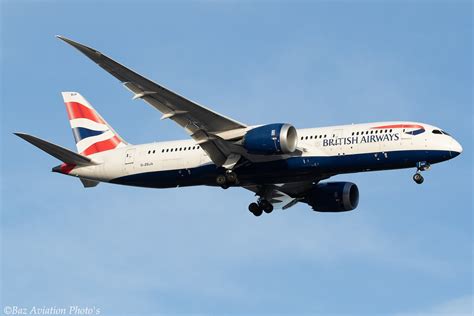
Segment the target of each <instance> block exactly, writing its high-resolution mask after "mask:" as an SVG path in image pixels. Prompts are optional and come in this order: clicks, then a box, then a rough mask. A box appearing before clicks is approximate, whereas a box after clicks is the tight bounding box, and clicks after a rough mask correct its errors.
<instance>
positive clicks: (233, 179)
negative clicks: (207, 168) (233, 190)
mask: <svg viewBox="0 0 474 316" xmlns="http://www.w3.org/2000/svg"><path fill="white" fill-rule="evenodd" d="M225 177H226V179H227V182H229V183H235V182H237V174H235V172H233V171H231V172H228V173H226V175H225Z"/></svg>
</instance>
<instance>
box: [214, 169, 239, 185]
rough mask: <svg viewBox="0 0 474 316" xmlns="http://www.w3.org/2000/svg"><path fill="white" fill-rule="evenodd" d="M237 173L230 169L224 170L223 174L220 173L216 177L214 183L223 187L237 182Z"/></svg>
mask: <svg viewBox="0 0 474 316" xmlns="http://www.w3.org/2000/svg"><path fill="white" fill-rule="evenodd" d="M237 181H238V180H237V174H236V173H235V172H234V171H232V170H226V172H225V174H220V175H218V176H217V178H216V183H217V185H218V186H220V187H221V188H223V189H227V188H228V187H229V186H231V185H233V184H236V183H237Z"/></svg>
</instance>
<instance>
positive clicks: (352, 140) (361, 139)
mask: <svg viewBox="0 0 474 316" xmlns="http://www.w3.org/2000/svg"><path fill="white" fill-rule="evenodd" d="M399 139H400V135H399V134H398V133H397V134H384V135H362V136H351V137H340V138H332V139H323V147H327V146H341V145H353V144H365V143H375V142H394V141H397V140H399Z"/></svg>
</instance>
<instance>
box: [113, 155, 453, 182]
mask: <svg viewBox="0 0 474 316" xmlns="http://www.w3.org/2000/svg"><path fill="white" fill-rule="evenodd" d="M456 155H457V154H456V153H452V152H450V151H445V150H405V151H392V152H385V153H384V152H374V153H364V154H354V155H340V156H313V157H292V158H288V159H285V160H277V161H270V162H262V163H255V164H251V165H249V166H245V167H241V168H238V169H237V170H236V173H237V175H238V178H239V181H240V186H242V185H250V184H265V183H282V182H292V181H306V180H307V181H310V180H318V179H321V178H324V177H330V176H334V175H337V174H346V173H356V172H363V171H377V170H389V169H402V168H415V167H416V163H417V162H420V161H426V162H428V163H430V164H434V163H438V162H442V161H445V160H448V159H451V158H453V157H455V156H456ZM221 172H222V168H218V167H217V166H216V165H214V164H207V165H202V166H199V167H195V168H190V169H176V170H166V171H154V172H145V173H137V174H131V175H127V176H124V177H120V178H116V179H112V180H111V181H110V182H111V183H117V184H124V185H133V186H141V187H151V188H170V187H176V186H191V185H212V186H215V185H216V183H215V178H216V176H217V175H218V174H220V173H221Z"/></svg>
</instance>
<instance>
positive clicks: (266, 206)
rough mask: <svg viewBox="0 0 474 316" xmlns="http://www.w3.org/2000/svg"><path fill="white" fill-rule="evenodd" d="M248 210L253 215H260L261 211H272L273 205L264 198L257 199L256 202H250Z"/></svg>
mask: <svg viewBox="0 0 474 316" xmlns="http://www.w3.org/2000/svg"><path fill="white" fill-rule="evenodd" d="M249 211H250V213H252V214H253V215H255V216H260V215H262V213H263V212H265V213H267V214H270V213H271V212H272V211H273V205H272V203H270V202H268V201H267V200H265V199H259V200H258V202H257V203H255V202H254V203H250V205H249Z"/></svg>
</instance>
